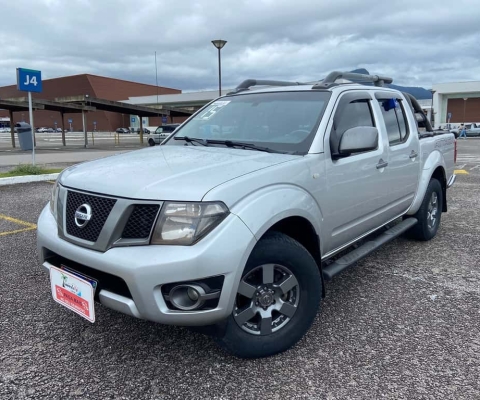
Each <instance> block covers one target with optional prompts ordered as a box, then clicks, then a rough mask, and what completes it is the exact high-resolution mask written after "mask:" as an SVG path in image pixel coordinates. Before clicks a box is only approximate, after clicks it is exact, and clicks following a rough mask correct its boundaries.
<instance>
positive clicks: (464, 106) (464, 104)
mask: <svg viewBox="0 0 480 400" xmlns="http://www.w3.org/2000/svg"><path fill="white" fill-rule="evenodd" d="M467 100H468V97H464V98H463V123H465V109H466V108H467Z"/></svg>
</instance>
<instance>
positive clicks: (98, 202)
mask: <svg viewBox="0 0 480 400" xmlns="http://www.w3.org/2000/svg"><path fill="white" fill-rule="evenodd" d="M116 202H117V200H115V199H111V198H108V197H100V196H93V195H89V194H85V193H78V192H74V191H71V190H69V191H68V194H67V207H66V210H65V211H66V212H65V218H66V221H65V222H66V227H67V233H68V234H69V235H71V236H75V237H77V238H79V239H84V240H88V241H90V242H96V241H97V239H98V236H99V235H100V232H101V231H102V228H103V225H105V221H106V220H107V218H108V216H109V215H110V212H111V211H112V208H113V206H114V205H115V203H116ZM83 204H88V205H89V206H90V207H91V208H92V218H91V220H90V221H89V222H88V223H87V224H86V225H85V227H83V228H79V227H78V226H77V225H76V223H75V212H76V211H77V209H78V208H79V207H80V206H81V205H83Z"/></svg>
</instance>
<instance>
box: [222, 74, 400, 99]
mask: <svg viewBox="0 0 480 400" xmlns="http://www.w3.org/2000/svg"><path fill="white" fill-rule="evenodd" d="M338 79H347V80H351V81H356V82H358V83H366V82H369V83H373V84H374V85H375V86H385V84H388V83H392V82H393V79H392V78H389V77H387V76H379V75H366V74H359V73H356V72H341V71H333V72H330V73H329V74H328V75H327V76H326V78H325V79H323V80H321V81H315V82H287V81H271V80H261V79H247V80H244V81H243V82H242V83H241V84H240V85H238V86H237V87H236V88H235V90H234V91H232V92H230V93H227V94H234V93H238V92H242V91H244V90H248V89H250V88H251V87H252V86H296V85H313V87H312V89H328V88H330V87H332V86H335V85H339V83H337V80H338Z"/></svg>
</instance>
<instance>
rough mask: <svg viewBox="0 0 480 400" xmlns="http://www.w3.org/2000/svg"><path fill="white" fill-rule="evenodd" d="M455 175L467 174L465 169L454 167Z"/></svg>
mask: <svg viewBox="0 0 480 400" xmlns="http://www.w3.org/2000/svg"><path fill="white" fill-rule="evenodd" d="M453 173H454V174H455V175H468V172H467V171H465V170H464V169H456V170H454V171H453Z"/></svg>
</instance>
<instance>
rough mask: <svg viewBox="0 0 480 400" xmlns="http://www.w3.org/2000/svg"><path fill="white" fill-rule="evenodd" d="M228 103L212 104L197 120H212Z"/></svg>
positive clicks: (218, 102)
mask: <svg viewBox="0 0 480 400" xmlns="http://www.w3.org/2000/svg"><path fill="white" fill-rule="evenodd" d="M228 103H230V100H222V101H217V102H215V103H214V104H212V105H211V106H210V107H209V108H208V110H206V111H205V112H204V113H203V114H201V115H200V116H199V117H198V118H199V119H203V120H209V119H210V118H212V117H213V116H214V115H215V114H216V113H217V112H218V111H219V110H220V109H221V108H222V107H225V106H226V105H227V104H228Z"/></svg>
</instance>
